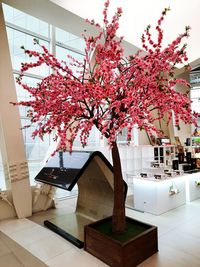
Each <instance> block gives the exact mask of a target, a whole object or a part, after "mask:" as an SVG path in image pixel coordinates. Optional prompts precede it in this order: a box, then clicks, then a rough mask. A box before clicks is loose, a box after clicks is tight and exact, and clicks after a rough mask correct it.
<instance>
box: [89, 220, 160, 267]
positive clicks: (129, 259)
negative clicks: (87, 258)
mask: <svg viewBox="0 0 200 267" xmlns="http://www.w3.org/2000/svg"><path fill="white" fill-rule="evenodd" d="M111 221H112V219H111V217H108V218H105V219H103V220H100V221H97V222H94V223H91V224H89V225H86V226H85V236H84V239H85V241H84V248H85V250H86V251H87V252H89V253H91V254H92V255H94V256H95V257H97V258H99V259H100V260H102V261H103V262H105V263H106V264H108V265H109V266H113V267H134V266H137V265H138V264H140V263H141V262H143V261H144V260H146V259H147V258H148V257H150V256H152V255H153V254H154V253H156V252H157V251H158V235H157V227H155V226H152V225H149V224H146V223H143V222H140V221H137V220H134V219H131V218H129V217H126V225H127V229H128V228H130V229H133V230H130V231H127V232H129V233H128V236H126V237H124V236H123V235H122V234H121V235H116V234H115V235H114V236H112V235H110V234H109V232H110V233H111ZM126 235H127V233H126Z"/></svg>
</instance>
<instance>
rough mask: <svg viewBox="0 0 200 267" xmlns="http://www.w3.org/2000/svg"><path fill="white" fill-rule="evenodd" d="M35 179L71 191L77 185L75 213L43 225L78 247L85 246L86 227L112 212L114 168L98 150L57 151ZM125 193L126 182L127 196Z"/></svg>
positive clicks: (125, 185) (48, 221)
mask: <svg viewBox="0 0 200 267" xmlns="http://www.w3.org/2000/svg"><path fill="white" fill-rule="evenodd" d="M35 180H36V181H39V182H42V183H46V184H50V185H52V186H55V187H59V188H62V189H64V190H68V191H71V190H72V189H73V187H74V186H75V184H77V185H78V199H77V204H76V210H75V212H73V213H71V214H66V215H62V216H58V217H56V218H53V219H51V220H46V221H44V224H45V225H46V226H47V227H48V228H50V229H51V230H53V231H54V232H56V233H58V234H59V235H61V236H62V237H64V238H66V239H67V240H69V241H70V242H72V243H73V244H74V245H76V246H77V247H79V248H82V247H83V245H84V243H83V240H84V226H85V225H87V224H89V223H91V222H94V221H97V220H100V219H103V218H105V217H108V216H111V215H112V210H113V197H114V194H113V184H114V180H113V167H112V165H111V164H110V162H109V161H108V160H107V159H106V158H105V157H104V155H103V154H102V153H101V152H99V151H73V152H72V153H69V152H57V153H56V154H55V155H54V156H53V157H52V158H50V160H49V161H48V163H47V164H46V166H45V167H44V168H43V169H42V170H41V171H40V172H39V174H38V175H37V176H36V178H35ZM126 193H127V184H126V183H125V182H124V196H125V197H126ZM125 197H124V200H125Z"/></svg>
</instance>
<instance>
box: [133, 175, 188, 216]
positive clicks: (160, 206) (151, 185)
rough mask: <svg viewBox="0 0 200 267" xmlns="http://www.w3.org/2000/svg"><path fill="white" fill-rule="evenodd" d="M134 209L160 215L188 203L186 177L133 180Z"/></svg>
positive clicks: (137, 178) (136, 178) (138, 178)
mask: <svg viewBox="0 0 200 267" xmlns="http://www.w3.org/2000/svg"><path fill="white" fill-rule="evenodd" d="M133 196H134V209H136V210H140V211H143V212H149V213H152V214H155V215H160V214H162V213H164V212H167V211H169V210H171V209H174V208H177V207H179V206H181V205H183V204H185V203H186V183H185V177H184V175H183V176H176V177H170V178H167V179H163V180H160V179H155V178H154V177H152V178H151V177H148V178H140V177H135V178H134V179H133Z"/></svg>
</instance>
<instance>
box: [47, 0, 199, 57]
mask: <svg viewBox="0 0 200 267" xmlns="http://www.w3.org/2000/svg"><path fill="white" fill-rule="evenodd" d="M50 1H51V2H53V3H55V4H57V5H59V6H61V7H63V8H64V9H66V10H69V11H71V12H72V13H74V14H76V15H79V16H80V17H83V18H89V19H95V20H96V21H97V22H99V23H100V24H101V21H102V10H103V4H104V2H105V1H104V0H84V1H83V0H50ZM110 2H111V4H110V11H111V12H110V13H111V15H112V14H113V12H114V11H115V10H116V7H122V9H123V15H122V17H121V18H120V29H119V36H121V35H122V36H124V37H125V40H126V41H128V42H130V43H132V44H134V45H136V46H138V47H141V42H140V37H141V34H142V33H143V30H144V28H145V27H146V26H147V25H148V24H151V25H152V26H154V25H155V24H156V21H157V19H158V18H159V17H160V14H161V12H162V10H163V9H164V8H165V7H170V8H171V11H170V12H169V13H168V15H167V17H166V20H165V22H164V42H165V44H167V43H169V42H171V41H173V39H174V38H176V36H177V35H178V34H179V33H181V32H183V31H184V28H185V26H186V25H190V26H191V28H192V29H191V33H190V37H189V39H188V40H187V43H188V56H189V61H190V62H192V61H194V60H196V59H199V58H200V0H190V1H189V0H162V1H161V0H152V1H150V0H139V1H136V0H123V1H122V0H110Z"/></svg>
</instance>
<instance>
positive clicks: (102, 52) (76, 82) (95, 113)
mask: <svg viewBox="0 0 200 267" xmlns="http://www.w3.org/2000/svg"><path fill="white" fill-rule="evenodd" d="M108 6H109V0H107V1H106V2H105V4H104V10H103V16H104V17H103V22H104V27H103V29H102V28H101V27H100V26H99V24H98V23H96V22H95V21H94V20H91V21H89V20H88V22H89V23H90V24H91V25H93V26H94V27H96V28H97V29H98V31H99V32H98V34H97V35H95V36H86V35H87V33H85V35H84V39H85V43H86V49H85V58H84V61H83V62H79V61H78V60H75V59H73V57H71V56H68V59H69V60H70V63H69V64H68V63H66V62H64V61H62V62H59V61H58V60H57V59H56V58H55V57H54V55H52V54H50V53H49V51H48V50H47V49H46V48H45V47H44V46H41V45H40V44H39V42H38V41H37V40H35V44H36V45H39V46H41V48H42V52H36V51H30V50H26V49H25V48H24V47H22V48H23V49H24V51H25V53H26V54H27V55H29V56H30V57H34V58H36V61H35V62H34V63H24V64H23V65H22V69H21V75H20V76H19V78H18V79H17V81H18V83H19V84H20V85H21V86H22V87H23V88H24V89H25V90H27V91H28V92H29V93H30V95H31V100H30V101H21V102H19V103H17V105H23V106H27V107H30V109H29V111H28V117H29V118H30V121H31V123H34V124H37V128H36V130H35V131H34V132H33V136H39V137H41V138H43V136H44V135H45V134H50V133H52V132H55V139H57V138H59V140H60V142H59V147H58V150H66V149H67V148H68V147H70V150H72V146H73V141H74V139H75V138H76V136H77V134H78V133H80V141H81V143H82V145H83V146H84V145H86V144H87V139H88V136H89V134H90V131H91V129H92V127H93V126H96V127H97V128H98V129H99V131H100V132H101V134H102V136H104V137H105V138H106V139H107V142H108V144H109V145H110V149H111V152H112V160H113V170H114V205H113V215H112V232H113V233H125V232H126V217H125V203H124V192H123V178H122V171H121V164H120V156H119V152H118V147H117V142H116V138H117V136H118V134H120V132H121V131H122V129H123V128H125V127H126V128H127V129H128V131H127V140H130V137H131V131H132V128H133V127H134V126H135V125H137V126H138V128H140V129H144V130H145V131H146V132H147V133H149V134H150V135H152V134H153V133H155V132H156V133H157V134H158V135H159V134H160V133H159V130H158V129H156V127H155V125H154V122H155V121H156V120H159V119H162V118H163V117H164V116H165V115H167V117H168V121H169V120H170V119H171V117H172V112H173V113H174V115H175V122H176V125H177V126H178V124H179V120H180V119H181V120H183V121H184V122H185V123H194V122H195V119H194V114H192V113H191V109H190V100H189V98H188V92H189V90H188V88H189V84H188V83H187V81H185V80H183V79H176V78H175V73H174V70H175V66H176V64H177V63H184V62H187V56H186V45H185V44H183V45H181V42H182V40H183V39H184V38H185V37H187V36H188V30H189V27H186V30H185V32H184V33H182V34H180V35H179V36H178V37H177V39H175V40H174V41H173V42H172V43H170V44H169V45H168V46H166V47H165V48H163V47H162V41H163V32H162V29H161V24H162V22H163V19H164V16H165V15H166V13H167V11H168V9H165V10H164V11H163V12H162V15H161V17H160V19H159V20H158V23H157V26H156V32H157V38H156V40H153V39H152V36H151V33H150V29H151V27H150V26H148V27H147V28H146V30H145V32H144V34H143V35H142V46H143V49H144V50H145V53H141V52H140V51H139V52H138V53H137V54H133V55H130V56H128V57H125V56H124V52H123V47H122V39H123V38H117V36H116V33H117V30H118V28H119V18H120V16H121V15H122V9H121V8H118V9H117V11H116V13H115V14H114V16H113V17H112V18H111V20H109V19H108ZM42 64H46V65H48V66H49V67H51V68H52V73H51V74H50V75H48V76H47V77H45V78H44V79H42V80H41V81H40V82H39V83H38V84H37V86H36V87H31V86H28V85H27V84H25V83H24V81H23V75H24V72H26V71H28V70H29V69H30V68H33V67H38V66H41V65H42ZM74 66H76V69H77V68H78V71H76V72H74V71H73V69H74V68H73V67H74ZM176 84H182V85H184V86H185V92H184V93H180V92H177V91H176V90H175V89H174V87H175V85H176ZM104 249H105V248H104ZM154 252H155V251H154ZM140 261H141V259H140ZM138 262H139V261H138ZM138 262H137V263H138ZM109 264H110V263H109ZM113 266H129V265H114V264H113ZM130 266H133V264H132V265H130Z"/></svg>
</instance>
